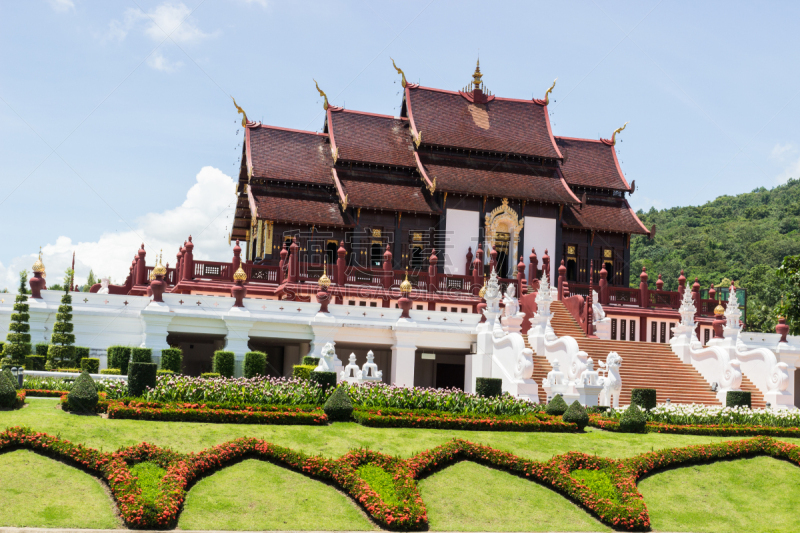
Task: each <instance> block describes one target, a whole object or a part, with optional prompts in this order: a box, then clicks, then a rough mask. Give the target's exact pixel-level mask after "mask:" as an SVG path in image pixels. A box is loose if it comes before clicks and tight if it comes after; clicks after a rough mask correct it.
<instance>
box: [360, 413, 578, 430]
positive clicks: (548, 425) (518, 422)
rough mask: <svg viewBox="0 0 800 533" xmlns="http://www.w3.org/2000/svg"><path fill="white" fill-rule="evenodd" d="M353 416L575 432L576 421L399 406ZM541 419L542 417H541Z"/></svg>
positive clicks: (367, 422) (395, 423)
mask: <svg viewBox="0 0 800 533" xmlns="http://www.w3.org/2000/svg"><path fill="white" fill-rule="evenodd" d="M353 418H354V419H355V420H356V422H358V423H359V424H361V425H362V426H369V427H414V428H428V429H464V430H473V431H530V432H534V431H548V432H575V431H578V428H577V426H576V425H575V424H570V423H566V422H562V421H561V420H560V419H550V418H549V417H540V416H532V415H529V416H493V415H482V414H456V413H446V412H444V413H443V412H440V411H428V410H422V411H409V410H402V409H385V410H384V409H369V410H356V411H353ZM542 418H545V419H544V420H543V419H542Z"/></svg>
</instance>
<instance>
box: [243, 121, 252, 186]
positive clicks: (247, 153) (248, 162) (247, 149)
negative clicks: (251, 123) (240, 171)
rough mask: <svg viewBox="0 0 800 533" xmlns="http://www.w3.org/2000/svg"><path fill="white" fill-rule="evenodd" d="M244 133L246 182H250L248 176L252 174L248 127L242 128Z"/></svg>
mask: <svg viewBox="0 0 800 533" xmlns="http://www.w3.org/2000/svg"><path fill="white" fill-rule="evenodd" d="M244 134H245V158H246V159H245V160H246V165H247V172H246V174H247V182H248V183H250V177H251V176H252V175H253V156H252V150H250V128H245V129H244Z"/></svg>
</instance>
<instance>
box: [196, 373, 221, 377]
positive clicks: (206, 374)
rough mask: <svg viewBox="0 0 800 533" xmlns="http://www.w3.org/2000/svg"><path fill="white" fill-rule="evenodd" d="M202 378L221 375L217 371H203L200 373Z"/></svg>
mask: <svg viewBox="0 0 800 533" xmlns="http://www.w3.org/2000/svg"><path fill="white" fill-rule="evenodd" d="M200 377H201V378H218V377H220V375H219V374H218V373H216V372H203V373H202V374H200Z"/></svg>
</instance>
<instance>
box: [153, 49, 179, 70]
mask: <svg viewBox="0 0 800 533" xmlns="http://www.w3.org/2000/svg"><path fill="white" fill-rule="evenodd" d="M147 64H148V65H149V66H151V67H153V68H154V69H156V70H160V71H161V72H173V71H174V70H175V69H176V68H178V67H180V66H181V65H183V63H181V62H180V61H170V60H169V59H167V58H166V57H164V55H163V54H162V53H161V52H160V51H156V52H153V55H151V56H150V57H149V58H147Z"/></svg>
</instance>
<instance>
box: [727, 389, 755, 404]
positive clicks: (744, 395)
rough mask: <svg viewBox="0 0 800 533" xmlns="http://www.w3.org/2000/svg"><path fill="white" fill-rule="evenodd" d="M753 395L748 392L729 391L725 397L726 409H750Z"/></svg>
mask: <svg viewBox="0 0 800 533" xmlns="http://www.w3.org/2000/svg"><path fill="white" fill-rule="evenodd" d="M751 402H752V395H751V394H750V391H746V390H729V391H728V393H727V394H726V395H725V406H726V407H750V406H751V405H752V403H751Z"/></svg>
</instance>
